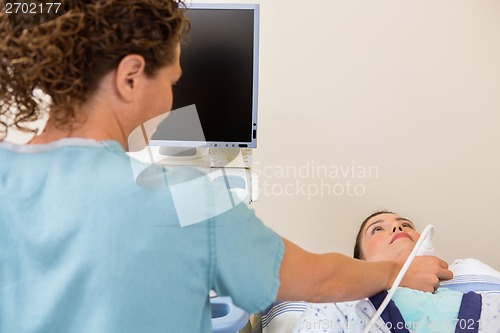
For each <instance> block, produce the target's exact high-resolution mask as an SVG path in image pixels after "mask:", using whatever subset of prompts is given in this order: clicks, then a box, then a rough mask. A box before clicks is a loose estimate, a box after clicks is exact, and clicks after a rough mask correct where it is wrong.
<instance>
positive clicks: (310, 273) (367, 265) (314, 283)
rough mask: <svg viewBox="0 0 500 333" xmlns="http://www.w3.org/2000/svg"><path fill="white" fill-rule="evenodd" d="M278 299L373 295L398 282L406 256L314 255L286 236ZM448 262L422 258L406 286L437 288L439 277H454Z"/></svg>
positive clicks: (338, 299)
mask: <svg viewBox="0 0 500 333" xmlns="http://www.w3.org/2000/svg"><path fill="white" fill-rule="evenodd" d="M283 241H284V243H285V254H284V256H283V261H282V263H281V269H280V288H279V290H278V296H277V298H278V300H280V301H285V300H303V301H310V302H343V301H350V300H356V299H361V298H365V297H369V296H372V295H374V294H376V293H378V292H380V291H382V290H387V289H389V288H390V287H391V285H392V283H393V282H394V280H395V278H396V276H397V274H398V273H399V270H400V269H401V267H402V266H403V264H404V259H402V260H399V261H378V262H367V261H360V260H357V259H353V258H349V257H347V256H344V255H342V254H338V253H328V254H313V253H310V252H307V251H305V250H303V249H302V248H300V247H298V246H297V245H295V244H293V243H292V242H290V241H288V240H286V239H284V240H283ZM452 276H453V274H452V273H451V271H449V270H448V264H446V262H444V261H442V260H441V259H439V258H436V257H418V258H416V259H415V260H414V263H413V264H412V265H411V266H410V269H409V270H408V272H407V274H406V277H405V278H404V279H403V282H402V285H403V286H406V287H409V288H413V289H418V290H422V291H434V288H435V287H436V285H439V280H440V279H441V280H447V279H450V278H452Z"/></svg>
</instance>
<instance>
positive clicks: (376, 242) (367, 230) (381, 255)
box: [361, 213, 420, 261]
mask: <svg viewBox="0 0 500 333" xmlns="http://www.w3.org/2000/svg"><path fill="white" fill-rule="evenodd" d="M419 237H420V234H419V233H418V232H417V231H416V230H415V226H414V225H413V223H412V222H411V221H409V220H407V219H405V218H403V217H401V216H399V215H396V214H392V213H387V214H380V215H377V216H374V217H372V218H371V219H370V220H368V222H367V223H366V224H365V226H364V227H363V230H362V235H361V250H362V253H363V259H364V260H366V261H380V260H393V259H396V258H398V256H399V255H400V254H401V253H402V252H407V253H410V251H411V250H412V249H413V247H414V246H415V243H416V242H417V240H418V238H419Z"/></svg>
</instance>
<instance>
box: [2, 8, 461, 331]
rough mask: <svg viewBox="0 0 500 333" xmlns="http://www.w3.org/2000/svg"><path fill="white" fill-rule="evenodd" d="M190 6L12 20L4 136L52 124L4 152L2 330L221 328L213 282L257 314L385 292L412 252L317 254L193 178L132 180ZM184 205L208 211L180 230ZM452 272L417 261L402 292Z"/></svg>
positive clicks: (6, 41)
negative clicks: (214, 321)
mask: <svg viewBox="0 0 500 333" xmlns="http://www.w3.org/2000/svg"><path fill="white" fill-rule="evenodd" d="M37 8H42V7H37ZM183 8H184V6H183V4H182V2H180V1H174V0H125V1H124V0H93V1H88V0H85V1H78V0H73V1H65V2H63V5H62V6H61V11H62V12H64V13H63V14H61V15H59V16H58V17H57V18H54V19H52V20H50V21H47V22H45V23H43V24H41V25H38V26H35V27H33V26H34V25H36V24H34V23H37V22H38V21H39V20H40V17H39V16H37V15H35V14H33V15H24V16H23V17H22V18H21V20H17V21H16V22H14V20H13V21H9V19H8V17H7V15H6V14H5V11H2V13H1V14H0V34H1V36H0V64H1V68H0V112H1V113H0V134H2V135H3V137H2V138H4V137H5V135H6V132H7V131H8V130H9V128H17V129H19V128H21V129H22V128H25V129H26V130H29V129H27V128H26V127H25V123H26V122H29V121H33V120H37V119H40V118H42V117H44V116H45V115H47V116H48V123H47V126H46V127H45V129H44V131H43V132H42V133H37V134H36V135H35V136H34V138H33V140H31V142H30V143H29V144H26V145H17V144H13V143H8V142H1V143H0V161H1V163H0V272H1V274H0V331H1V332H51V333H53V332H77V333H78V332H93V333H95V332H120V333H121V332H210V330H211V329H210V323H211V320H210V319H211V313H210V304H209V298H208V294H209V291H210V290H211V289H214V290H215V291H216V292H217V293H219V294H220V295H229V296H231V297H232V299H233V301H234V303H235V304H236V305H238V306H240V307H241V308H243V309H245V310H246V311H248V312H250V313H252V312H257V311H260V310H263V309H265V308H266V307H268V306H269V305H270V304H271V303H272V302H274V301H275V300H309V301H318V302H323V301H346V300H353V299H359V298H363V297H366V296H369V295H373V294H376V293H377V292H379V291H381V290H384V289H387V288H389V287H390V285H391V284H392V282H393V280H394V278H395V277H396V275H397V273H398V271H399V269H400V268H401V267H402V265H403V262H404V259H405V258H404V256H400V257H397V258H394V260H387V261H381V262H364V261H360V260H355V259H352V258H348V257H347V256H344V255H341V254H336V253H330V254H322V255H317V254H312V253H309V252H306V251H304V250H303V249H301V248H299V247H298V246H296V245H294V244H293V243H292V242H290V241H287V240H286V239H283V238H282V237H280V236H279V235H278V234H276V233H275V232H273V231H272V230H270V229H269V228H267V227H266V226H264V224H263V223H262V222H261V221H260V220H259V219H258V218H257V217H256V216H255V214H254V212H253V211H252V210H250V209H249V208H248V207H247V206H246V205H245V204H239V205H236V206H235V207H234V208H232V209H230V210H227V211H220V212H218V211H217V206H218V204H219V203H220V202H223V201H224V198H227V195H228V193H227V192H226V190H225V189H222V188H218V187H216V186H214V185H212V184H210V183H209V182H204V181H203V177H201V176H200V175H199V172H197V171H195V170H189V169H186V170H176V171H172V170H167V169H162V168H161V167H159V166H158V167H156V166H154V167H153V168H156V171H157V172H153V173H151V175H150V179H148V181H150V182H151V183H152V184H163V186H158V188H144V187H140V186H137V185H136V182H135V179H134V177H132V171H131V161H130V159H129V157H128V155H127V154H126V150H127V148H128V147H127V146H128V144H127V139H128V137H129V134H130V133H131V132H132V131H133V130H134V129H135V128H137V127H138V126H140V125H141V124H143V123H144V122H146V121H148V120H149V119H151V118H154V117H156V116H158V115H161V114H163V113H165V112H168V111H169V110H170V108H171V106H172V98H173V95H172V86H173V85H175V83H176V82H177V81H178V80H179V79H180V78H181V75H182V69H181V67H180V64H179V54H180V52H181V47H180V45H181V44H180V42H181V39H182V37H183V36H184V34H185V33H186V32H187V31H188V28H189V23H188V22H187V21H186V18H185V17H184V9H183ZM37 20H38V21H37ZM11 23H12V25H11ZM23 25H25V26H23ZM24 28H26V29H24ZM38 91H43V92H44V93H45V94H46V95H48V96H50V101H47V102H44V100H43V99H42V98H41V97H40V94H39V93H38ZM47 104H48V105H47ZM198 178H199V179H201V180H199V181H196V182H193V183H190V185H189V186H186V187H184V189H185V191H184V192H183V191H180V192H179V191H177V192H176V191H174V190H173V185H174V184H182V183H183V182H184V181H186V184H187V183H188V181H189V180H193V179H198ZM174 192H175V193H174ZM179 202H180V206H182V207H184V210H185V211H187V212H191V213H193V214H198V215H199V216H206V218H205V219H204V220H201V221H199V222H198V223H193V224H189V225H185V224H183V223H182V218H180V213H179V207H180V206H179ZM193 202H197V204H196V205H194V204H192V203H193ZM185 211H183V213H184V212H185ZM211 212H218V213H213V214H212V213H211ZM451 277H452V273H451V272H450V271H449V270H448V266H447V264H446V263H445V262H444V261H442V260H440V259H439V258H436V257H427V258H418V259H417V260H415V262H414V264H413V265H412V266H411V269H410V271H409V272H408V275H407V277H406V279H405V280H404V281H403V285H406V286H409V287H412V288H415V289H420V290H433V289H434V288H435V286H436V285H437V284H439V281H440V280H446V279H450V278H451Z"/></svg>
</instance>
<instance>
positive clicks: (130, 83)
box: [115, 54, 146, 102]
mask: <svg viewBox="0 0 500 333" xmlns="http://www.w3.org/2000/svg"><path fill="white" fill-rule="evenodd" d="M145 67H146V61H145V60H144V58H143V57H142V56H141V55H138V54H129V55H127V56H125V57H124V58H123V59H122V60H121V61H120V63H119V64H118V67H117V68H116V74H115V86H116V90H117V92H118V95H119V96H120V98H122V99H123V100H124V101H125V102H131V101H132V100H133V99H134V96H136V95H137V93H138V92H139V90H140V89H141V88H142V87H141V82H142V80H143V78H144V70H145Z"/></svg>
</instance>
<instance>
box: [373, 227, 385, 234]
mask: <svg viewBox="0 0 500 333" xmlns="http://www.w3.org/2000/svg"><path fill="white" fill-rule="evenodd" d="M381 230H384V228H382V227H375V228H373V229H372V235H373V234H375V233H376V232H378V231H381Z"/></svg>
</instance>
